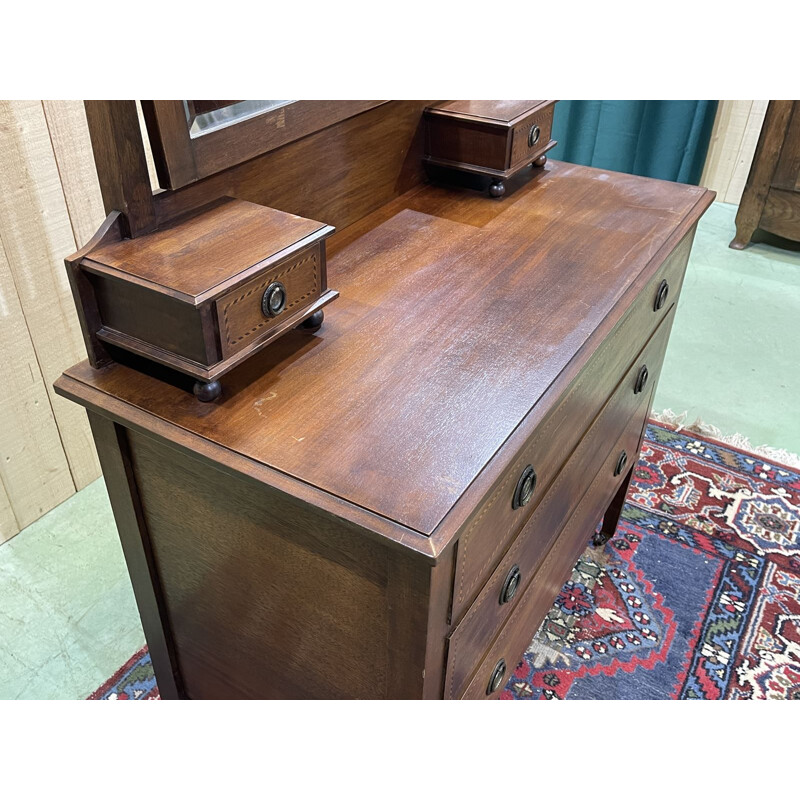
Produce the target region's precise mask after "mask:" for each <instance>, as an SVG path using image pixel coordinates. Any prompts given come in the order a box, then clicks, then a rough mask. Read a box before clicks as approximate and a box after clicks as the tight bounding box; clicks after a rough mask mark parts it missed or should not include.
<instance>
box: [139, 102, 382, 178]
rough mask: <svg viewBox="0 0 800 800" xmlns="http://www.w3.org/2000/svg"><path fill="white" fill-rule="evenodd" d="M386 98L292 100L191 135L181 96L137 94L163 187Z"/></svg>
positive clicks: (229, 164)
mask: <svg viewBox="0 0 800 800" xmlns="http://www.w3.org/2000/svg"><path fill="white" fill-rule="evenodd" d="M387 102H388V100H296V101H295V102H293V103H289V104H288V105H285V106H281V107H280V108H276V109H273V110H272V111H267V112H265V113H264V114H259V115H257V116H255V117H251V118H250V119H246V120H243V121H242V122H237V123H234V124H232V125H228V126H226V127H224V128H220V129H218V130H214V131H209V132H208V133H205V134H203V135H202V136H198V137H196V138H194V139H193V138H192V137H191V136H190V134H189V125H188V123H187V120H186V111H185V108H184V104H183V100H142V101H141V103H142V112H143V115H144V119H145V123H146V125H147V134H148V138H149V139H150V147H151V149H152V152H153V161H154V162H155V166H156V172H157V174H158V181H159V184H160V186H161V188H162V189H179V188H181V187H183V186H188V185H189V184H191V183H195V182H196V181H199V180H202V179H203V178H207V177H209V176H210V175H214V174H215V173H217V172H221V171H223V170H225V169H228V168H229V167H233V166H236V165H237V164H241V163H242V162H243V161H248V160H250V159H251V158H255V157H256V156H260V155H263V154H264V153H268V152H270V151H271V150H275V149H277V148H278V147H281V146H283V145H285V144H288V143H289V142H293V141H295V140H297V139H301V138H303V137H304V136H308V135H309V134H312V133H317V132H318V131H321V130H323V129H325V128H327V127H329V126H331V125H335V124H336V123H337V122H341V121H342V120H345V119H349V118H350V117H354V116H356V115H357V114H361V113H363V112H364V111H369V109H371V108H375V107H376V106H379V105H382V104H383V103H387Z"/></svg>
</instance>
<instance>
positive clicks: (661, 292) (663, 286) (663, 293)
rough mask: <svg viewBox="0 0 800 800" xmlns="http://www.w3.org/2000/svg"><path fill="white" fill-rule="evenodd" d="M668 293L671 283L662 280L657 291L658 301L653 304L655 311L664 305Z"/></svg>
mask: <svg viewBox="0 0 800 800" xmlns="http://www.w3.org/2000/svg"><path fill="white" fill-rule="evenodd" d="M668 294H669V284H668V283H667V282H666V281H661V283H660V284H659V285H658V291H657V292H656V302H655V304H654V305H653V311H658V310H659V309H661V308H663V307H664V303H666V302H667V295H668Z"/></svg>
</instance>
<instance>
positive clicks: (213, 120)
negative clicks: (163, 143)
mask: <svg viewBox="0 0 800 800" xmlns="http://www.w3.org/2000/svg"><path fill="white" fill-rule="evenodd" d="M294 102H295V101H294V100H184V101H183V105H184V108H185V110H186V121H187V124H188V125H189V136H190V137H191V138H192V139H196V138H197V137H198V136H205V135H206V134H208V133H213V132H214V131H218V130H220V129H221V128H227V127H228V126H229V125H234V124H236V123H237V122H244V121H245V120H247V119H251V118H252V117H257V116H258V115H259V114H264V113H266V112H267V111H274V110H275V109H276V108H281V106H286V105H289V103H294Z"/></svg>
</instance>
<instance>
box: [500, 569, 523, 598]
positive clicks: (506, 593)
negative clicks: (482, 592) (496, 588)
mask: <svg viewBox="0 0 800 800" xmlns="http://www.w3.org/2000/svg"><path fill="white" fill-rule="evenodd" d="M521 579H522V573H521V572H520V569H519V565H518V564H514V566H513V567H511V569H510V570H509V571H508V575H506V579H505V581H503V588H502V589H501V591H500V605H501V606H502V605H504V604H505V603H507V602H509V600H511V598H513V597H514V595H515V594H516V593H517V589H519V582H520V580H521Z"/></svg>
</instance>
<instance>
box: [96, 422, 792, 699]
mask: <svg viewBox="0 0 800 800" xmlns="http://www.w3.org/2000/svg"><path fill="white" fill-rule="evenodd" d="M590 534H591V532H590V531H587V534H586V535H587V539H588V538H589V536H590ZM501 697H502V698H503V699H506V700H531V699H532V700H550V699H586V700H589V699H592V700H601V699H603V700H611V699H615V700H616V699H620V700H621V699H624V700H650V699H708V700H713V699H721V698H728V699H742V700H751V699H778V698H782V699H800V473H798V471H797V470H793V469H791V468H789V467H785V466H783V465H780V464H777V463H773V462H771V461H769V460H765V459H764V458H762V457H761V456H757V455H755V454H753V453H747V452H745V451H742V450H738V449H736V448H734V447H730V446H728V445H724V444H721V443H719V442H716V441H714V440H710V439H707V438H705V437H702V436H699V435H697V434H687V433H676V432H674V431H672V430H670V429H668V428H666V427H664V426H662V425H659V424H657V423H651V424H650V425H649V426H648V428H647V433H646V437H645V441H644V444H643V447H642V456H641V460H640V461H639V463H638V465H637V466H636V469H635V471H634V474H633V481H632V482H631V488H630V491H629V493H628V502H627V504H626V506H625V508H624V510H623V513H622V519H621V521H620V524H619V527H618V529H617V533H616V535H615V536H614V538H613V539H612V540H611V541H610V542H608V544H607V545H606V547H605V549H604V550H595V549H593V548H591V547H590V548H588V549H587V550H586V552H585V553H584V554H583V555H582V556H581V558H580V560H579V561H578V563H577V564H576V565H575V569H574V570H573V573H572V576H571V578H570V580H569V581H567V583H566V584H565V585H564V588H563V589H562V590H561V594H560V595H559V596H558V599H557V600H556V602H555V603H554V605H553V607H552V609H551V610H550V612H549V614H548V616H547V618H546V619H545V621H544V622H543V623H542V626H541V628H540V629H539V631H538V632H537V633H536V635H535V637H534V639H533V641H532V642H531V645H530V647H529V648H528V651H527V652H526V653H525V656H524V658H523V661H522V662H521V663H520V664H519V666H518V667H517V668H516V669H515V670H514V673H513V675H512V676H511V678H510V680H509V682H508V684H507V686H506V688H505V689H504V691H503V692H502V695H501ZM156 698H158V688H157V686H156V683H155V678H154V677H153V670H152V666H151V664H150V658H149V656H148V654H147V650H146V648H145V649H144V650H142V651H141V652H139V653H136V654H135V655H134V656H133V657H132V658H131V659H130V661H128V663H127V664H125V665H124V666H123V667H121V668H120V669H119V670H118V671H117V673H116V674H115V675H113V676H112V677H111V678H110V679H109V680H108V681H107V682H106V684H104V685H103V686H102V687H101V688H100V689H98V690H97V691H96V692H94V694H92V695H91V697H90V698H89V699H90V700H151V699H156Z"/></svg>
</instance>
